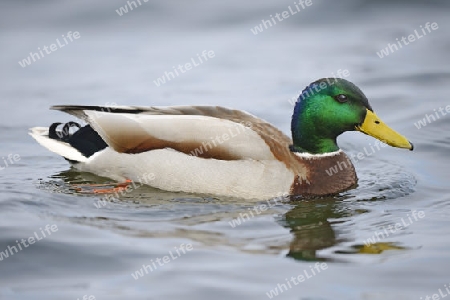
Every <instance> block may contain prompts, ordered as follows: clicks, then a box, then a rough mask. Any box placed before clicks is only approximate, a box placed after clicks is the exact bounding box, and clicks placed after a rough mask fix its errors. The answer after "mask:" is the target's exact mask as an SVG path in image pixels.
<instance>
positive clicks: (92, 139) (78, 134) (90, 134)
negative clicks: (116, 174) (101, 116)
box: [48, 122, 108, 157]
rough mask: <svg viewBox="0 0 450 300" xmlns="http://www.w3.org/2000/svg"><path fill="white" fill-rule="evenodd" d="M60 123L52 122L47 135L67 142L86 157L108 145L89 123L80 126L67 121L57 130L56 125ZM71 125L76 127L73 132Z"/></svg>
mask: <svg viewBox="0 0 450 300" xmlns="http://www.w3.org/2000/svg"><path fill="white" fill-rule="evenodd" d="M61 124H62V123H53V124H52V125H51V126H50V128H49V132H48V137H49V138H51V139H54V140H58V141H63V142H66V143H69V144H70V145H71V146H72V147H74V148H75V149H77V150H78V151H80V152H81V153H82V154H83V155H84V156H86V157H90V156H91V155H93V154H94V153H96V152H98V151H101V150H103V149H105V148H106V147H108V145H107V144H106V143H105V141H104V140H103V139H102V138H101V137H100V135H99V134H98V133H97V132H96V131H95V130H94V129H92V127H91V126H90V125H86V126H84V127H81V125H80V124H78V123H76V122H68V123H66V124H64V126H63V127H62V129H61V130H58V127H59V125H61ZM72 127H77V128H78V130H77V131H75V132H74V133H70V128H72Z"/></svg>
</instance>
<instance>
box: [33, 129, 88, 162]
mask: <svg viewBox="0 0 450 300" xmlns="http://www.w3.org/2000/svg"><path fill="white" fill-rule="evenodd" d="M29 134H30V135H31V136H32V137H33V138H34V139H35V140H36V141H37V142H38V143H39V144H41V145H42V146H44V147H45V148H47V149H48V150H50V151H52V152H54V153H56V154H59V155H61V156H62V157H65V158H67V159H69V160H71V161H78V162H86V161H87V159H88V158H87V157H86V156H84V155H83V154H81V152H80V151H78V150H77V149H75V148H73V147H72V146H71V145H70V144H68V143H65V142H63V141H58V140H54V139H51V138H49V137H48V127H34V128H30V132H29Z"/></svg>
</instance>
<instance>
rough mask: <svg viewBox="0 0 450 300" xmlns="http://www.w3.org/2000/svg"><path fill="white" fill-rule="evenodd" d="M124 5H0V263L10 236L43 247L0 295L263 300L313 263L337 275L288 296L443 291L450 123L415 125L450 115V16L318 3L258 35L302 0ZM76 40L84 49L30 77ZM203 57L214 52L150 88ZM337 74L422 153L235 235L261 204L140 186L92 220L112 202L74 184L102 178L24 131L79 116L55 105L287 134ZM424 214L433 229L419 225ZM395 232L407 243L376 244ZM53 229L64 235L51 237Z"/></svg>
mask: <svg viewBox="0 0 450 300" xmlns="http://www.w3.org/2000/svg"><path fill="white" fill-rule="evenodd" d="M136 2H137V1H136ZM126 4H127V2H126V1H121V0H114V1H87V0H81V1H76V2H75V1H68V0H66V1H13V0H9V1H6V0H5V1H3V2H2V3H1V4H0V8H1V9H0V11H1V12H0V15H1V18H0V28H1V31H0V45H1V46H2V56H1V59H0V69H1V70H2V72H1V77H0V79H1V84H0V99H1V108H0V140H1V143H0V157H1V158H2V159H0V187H1V188H0V226H1V231H0V252H2V251H5V250H7V249H8V247H11V246H16V245H17V242H16V240H19V239H22V238H25V239H28V238H29V237H33V236H36V235H37V236H38V237H40V238H41V240H38V241H35V243H34V244H32V245H29V246H28V247H26V248H24V249H23V250H22V251H19V252H18V253H15V254H14V255H10V256H9V257H7V258H5V257H3V260H1V261H0V298H1V299H78V298H79V299H82V298H83V296H85V295H86V296H87V297H85V299H88V297H91V299H93V297H95V299H212V298H213V299H217V300H218V299H234V298H238V299H249V300H250V299H268V298H269V297H268V296H267V295H266V293H267V292H269V291H270V290H272V289H274V288H276V287H277V285H278V284H287V283H286V278H287V279H289V278H291V277H292V276H294V277H297V276H298V275H301V274H304V272H309V274H311V272H312V271H311V270H310V266H314V265H315V263H316V262H321V263H322V262H323V263H326V264H327V265H326V266H327V269H326V270H322V271H321V272H320V273H318V274H317V275H315V276H312V278H307V279H306V280H305V281H304V282H302V283H299V284H297V285H294V284H293V283H291V286H292V288H289V289H288V290H285V291H283V293H281V294H280V295H279V296H277V297H276V299H303V300H306V299H308V300H312V299H314V300H325V299H327V300H328V299H350V300H353V299H364V300H373V299H383V300H386V299H421V297H422V299H425V297H426V296H427V295H429V296H432V295H433V294H439V293H443V294H445V293H447V292H446V286H448V285H449V284H450V271H449V262H450V250H449V248H450V242H449V239H448V236H449V234H450V226H449V221H448V218H449V216H450V205H449V203H450V202H449V201H450V196H449V193H450V187H449V184H448V178H449V175H450V171H449V159H448V153H449V142H450V131H449V125H450V116H444V115H441V117H440V118H439V119H437V120H436V121H433V120H432V119H431V117H429V118H430V120H431V122H429V123H428V122H427V125H426V126H425V127H422V128H420V129H418V128H417V126H416V125H417V122H418V121H419V120H421V119H423V118H424V117H425V114H432V113H433V114H434V110H436V111H438V110H439V108H440V107H443V108H445V107H446V106H447V105H450V100H448V97H447V91H448V87H449V86H450V70H449V66H450V65H449V63H450V54H449V53H450V37H449V34H450V28H449V26H450V19H449V17H448V16H449V13H450V5H449V3H447V2H446V1H406V0H405V1H376V2H375V1H368V0H367V1H362V0H347V1H331V0H330V1H325V0H321V1H320V0H312V5H311V6H309V7H306V8H305V9H303V10H302V11H300V12H299V13H297V14H295V15H291V16H289V17H288V18H287V19H285V20H283V21H282V22H278V24H276V25H274V26H272V27H269V28H268V29H265V30H264V31H263V32H260V33H259V34H257V35H254V34H253V33H252V31H251V28H254V27H255V26H258V25H259V24H260V23H261V20H262V19H265V20H268V19H269V16H270V15H274V14H276V13H282V12H283V11H287V10H288V7H289V6H291V7H292V8H293V7H294V3H293V1H289V0H283V1H276V2H272V1H268V0H267V1H266V0H265V1H252V2H245V3H244V2H242V1H234V0H233V1H170V2H169V1H167V3H166V2H162V1H159V2H156V1H149V2H144V1H143V0H141V4H142V5H140V6H139V7H137V8H134V9H133V11H129V12H128V13H126V14H123V15H122V16H119V15H118V14H117V12H116V10H117V9H119V8H120V7H121V6H124V5H126ZM427 22H430V23H433V22H436V23H437V24H438V29H437V30H432V31H431V32H429V33H428V34H427V35H426V36H422V37H421V38H419V39H417V40H415V41H414V42H411V43H410V44H409V45H407V46H403V47H402V48H401V49H398V51H395V52H393V53H390V54H389V55H388V56H386V57H384V58H379V56H378V55H377V52H379V51H381V49H384V48H385V47H387V45H388V43H391V44H393V43H397V41H396V39H397V38H398V39H399V40H400V39H401V38H402V36H406V37H407V36H408V35H410V34H414V31H415V30H417V31H418V32H419V34H420V33H422V32H421V31H420V30H421V27H420V26H422V27H424V26H425V24H426V23H427ZM69 31H72V32H75V31H78V32H79V34H80V37H79V38H78V39H74V40H73V41H72V42H70V41H69V42H68V43H67V44H65V45H64V47H62V48H58V49H57V50H56V51H54V52H52V53H50V54H48V55H45V56H44V57H43V58H41V59H40V60H37V61H36V62H33V63H31V64H30V65H29V66H26V67H24V68H23V67H21V66H20V64H19V63H18V62H19V61H22V60H23V59H26V58H27V56H28V55H29V54H30V52H37V51H38V47H40V48H41V49H42V47H43V46H50V45H51V44H53V43H55V41H56V39H60V42H62V35H65V36H67V33H68V32H69ZM422 35H423V34H422ZM203 50H207V51H210V50H211V51H214V54H215V56H214V57H213V58H211V59H209V60H208V61H206V62H204V63H203V64H201V65H200V66H197V67H195V68H193V69H192V70H189V71H187V72H186V73H183V74H181V75H180V76H179V77H177V78H175V79H173V80H170V81H169V82H167V83H165V84H162V85H161V86H159V87H158V86H157V85H156V84H155V83H154V81H155V80H157V78H158V77H161V76H162V75H163V74H164V73H165V72H166V71H167V72H168V71H173V66H177V65H178V64H186V63H188V62H190V61H191V58H194V59H195V58H197V53H198V54H201V52H202V51H203ZM339 70H348V72H349V73H350V76H348V77H347V79H349V80H351V81H353V82H354V83H356V84H357V85H358V86H359V87H360V88H361V89H362V90H363V91H364V92H365V94H366V95H367V96H368V98H369V99H370V102H371V104H372V106H373V108H374V110H375V111H376V112H377V114H378V115H379V116H380V117H381V118H382V119H383V120H384V121H385V122H386V123H388V124H389V125H390V126H392V127H393V128H395V129H396V130H398V131H399V132H401V133H402V134H404V135H406V136H407V137H408V138H409V139H410V140H411V141H412V142H413V143H414V145H415V150H414V151H413V152H409V151H405V150H400V149H393V148H381V150H379V151H375V153H372V154H371V155H369V156H367V157H366V158H364V159H363V160H360V161H355V166H356V168H357V172H358V176H359V178H360V181H359V186H358V188H357V189H354V190H351V191H349V192H346V193H343V194H342V195H340V196H339V197H334V198H327V199H322V200H317V201H302V202H298V203H280V204H279V205H276V206H273V207H271V208H270V209H269V210H267V211H265V212H264V213H261V214H259V215H257V216H256V217H255V218H252V219H251V220H249V221H247V222H245V223H243V224H242V225H240V226H237V227H235V228H233V227H232V226H230V223H229V222H230V221H232V220H233V219H234V218H237V217H239V216H240V214H241V213H246V212H248V208H252V207H253V206H255V205H261V204H262V203H258V202H255V203H249V202H245V201H243V200H242V201H241V200H239V199H226V198H221V197H202V196H200V195H185V194H183V193H167V192H163V191H158V190H154V189H151V188H145V187H142V188H138V189H136V190H134V191H132V192H131V193H128V194H126V195H124V196H122V197H120V199H119V200H117V201H114V202H111V203H108V204H107V205H106V206H104V207H101V208H96V206H95V205H94V204H95V203H97V201H98V200H99V199H101V197H100V196H90V195H80V194H77V193H75V192H74V190H73V189H72V188H71V184H74V183H83V182H104V181H105V179H104V178H97V177H95V176H92V175H90V174H83V173H77V172H75V171H71V170H70V168H69V165H68V164H67V162H66V161H65V160H64V159H62V158H60V157H58V156H57V155H55V154H53V153H51V152H49V151H47V150H46V149H44V148H42V147H41V146H40V145H38V144H37V143H36V142H35V141H34V140H32V139H31V137H29V136H28V135H27V131H28V128H29V127H34V126H48V125H49V124H51V123H52V122H56V121H60V122H62V121H68V120H72V118H71V117H70V116H67V115H64V114H62V113H60V112H55V111H50V110H48V108H49V106H51V105H56V104H85V105H87V104H96V105H110V104H117V105H148V106H149V105H162V106H166V105H188V104H201V105H222V106H229V107H234V108H238V109H243V110H247V111H249V112H251V113H253V114H255V115H258V116H260V117H262V118H264V119H266V120H268V121H270V122H272V123H273V124H275V125H276V126H277V127H279V128H281V129H282V130H283V131H284V132H286V133H289V124H290V116H291V114H292V109H293V107H292V105H291V104H290V103H289V100H290V99H292V98H293V97H295V96H296V95H297V94H298V93H299V90H301V89H303V88H304V86H306V85H307V84H309V83H310V82H311V81H313V80H316V79H318V78H321V77H332V76H333V74H334V75H336V76H337V72H338V71H339ZM415 123H416V125H415ZM374 141H375V140H374V139H373V138H371V137H368V136H364V135H362V134H360V133H356V132H352V133H346V134H344V135H343V136H342V137H340V139H339V144H340V146H341V147H342V148H343V149H344V150H345V151H346V152H348V153H353V154H355V155H356V154H357V153H358V152H363V151H364V149H365V148H366V151H368V152H370V146H371V145H373V144H374ZM9 154H11V156H10V158H8V155H9ZM14 155H16V156H15V158H16V160H14ZM3 158H4V159H5V160H6V162H5V161H4V159H3ZM9 159H11V160H9ZM11 161H12V162H14V164H12V163H11ZM6 164H8V166H6ZM414 211H415V214H416V215H417V213H418V212H423V213H422V214H421V215H422V218H418V217H416V219H417V220H415V219H413V218H412V214H413V213H414ZM409 218H412V219H409ZM410 220H412V222H411V221H410ZM402 222H403V225H402ZM396 223H400V227H398V230H393V232H392V233H389V235H388V236H385V237H381V238H380V240H379V241H377V243H376V244H375V245H372V246H364V242H365V241H367V239H368V238H371V237H372V236H373V235H374V234H375V233H376V232H382V231H383V230H388V228H389V227H388V226H395V224H396ZM47 224H48V225H56V226H57V229H58V230H57V231H56V232H51V230H50V232H51V235H48V234H47V236H46V237H45V238H43V236H42V233H41V229H40V228H42V230H44V233H45V232H46V231H45V226H46V225H47ZM391 228H392V227H391ZM394 228H395V227H394ZM35 233H36V235H35ZM183 243H184V245H187V244H191V245H192V247H193V249H192V250H191V251H187V252H186V253H185V254H183V253H181V252H180V253H181V255H180V256H179V257H178V258H176V259H171V260H170V262H169V263H167V264H164V265H163V266H161V267H158V268H157V269H156V270H154V271H153V272H149V274H148V275H145V276H143V277H142V278H139V279H137V280H135V279H134V278H133V277H132V276H131V274H132V273H134V272H135V271H137V270H139V269H140V268H141V267H142V265H149V264H151V262H152V260H153V261H155V260H156V259H158V258H160V259H162V258H163V257H164V256H166V255H169V253H170V251H172V254H174V253H175V251H176V249H180V247H181V245H182V244H183ZM179 251H180V250H179ZM305 270H306V271H305ZM439 289H441V291H439ZM440 297H441V296H440Z"/></svg>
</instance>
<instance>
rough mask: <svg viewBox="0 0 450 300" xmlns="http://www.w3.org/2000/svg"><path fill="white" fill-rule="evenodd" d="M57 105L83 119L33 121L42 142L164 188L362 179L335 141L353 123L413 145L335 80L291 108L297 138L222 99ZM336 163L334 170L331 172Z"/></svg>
mask: <svg viewBox="0 0 450 300" xmlns="http://www.w3.org/2000/svg"><path fill="white" fill-rule="evenodd" d="M51 108H52V109H55V110H60V111H63V112H66V113H69V114H71V115H73V116H75V117H78V118H79V119H81V120H84V121H85V122H86V123H87V125H86V126H81V125H79V124H78V123H75V122H69V123H67V124H65V125H64V126H63V128H62V130H60V127H61V125H62V124H60V123H54V124H52V125H51V126H50V127H48V128H44V127H35V128H32V129H31V132H30V134H31V136H32V137H33V138H35V139H36V141H37V142H39V143H40V144H41V145H42V146H44V147H46V148H48V149H49V150H50V151H53V152H55V153H57V154H59V155H61V156H63V157H64V158H65V159H66V160H68V161H69V162H70V163H71V164H72V165H73V167H75V168H76V169H78V170H80V171H85V172H91V173H94V174H97V175H99V176H105V177H108V178H111V179H112V180H115V181H118V182H123V181H125V180H128V181H129V180H131V181H140V182H142V176H143V175H144V174H150V173H151V174H152V176H151V180H148V181H147V182H145V183H146V184H148V185H150V186H152V187H155V188H158V189H161V190H166V191H179V192H188V193H200V194H210V195H222V196H230V197H238V198H244V199H270V198H273V197H277V196H280V195H302V196H305V197H308V196H324V195H330V194H336V193H339V192H342V191H345V190H347V189H350V188H352V187H354V186H355V185H356V183H357V176H356V173H355V169H354V167H353V165H352V163H351V161H350V159H349V158H348V156H347V155H346V154H345V153H344V152H343V151H342V150H341V149H340V148H339V147H338V145H337V143H336V138H337V137H338V136H339V135H340V134H341V133H343V132H345V131H355V130H357V131H360V132H363V133H365V134H368V135H370V136H372V137H374V138H376V139H379V140H380V141H382V142H384V143H386V144H388V145H390V146H393V147H398V148H405V149H409V150H413V145H412V143H410V142H409V141H408V140H407V139H406V138H405V137H404V136H402V135H400V134H399V133H397V132H396V131H394V130H392V129H391V128H389V127H388V126H387V125H386V124H385V123H383V122H382V121H381V120H380V119H379V118H378V117H377V115H376V114H375V113H374V111H373V109H372V107H371V106H370V104H369V101H368V100H367V98H366V96H365V95H364V94H363V92H362V91H361V90H360V89H359V88H358V87H357V86H356V85H354V84H353V83H351V82H349V81H347V80H344V79H339V78H323V79H319V80H317V81H315V82H313V83H311V84H310V85H309V86H307V87H306V88H305V89H304V90H303V91H302V93H301V94H300V96H299V98H298V100H297V102H296V104H295V108H294V113H293V115H292V123H291V131H292V140H291V139H290V138H289V137H288V136H286V135H285V134H283V133H282V132H281V131H280V130H278V129H277V128H275V127H274V126H273V125H271V124H269V123H268V122H266V121H264V120H262V119H260V118H258V117H255V116H253V115H251V114H249V113H247V112H244V111H240V110H233V109H228V108H224V107H218V106H214V107H213V106H177V107H134V106H120V107H100V106H73V105H61V106H53V107H51ZM72 127H77V128H78V130H77V131H75V132H73V131H74V130H73V129H72ZM337 165H339V166H341V167H340V170H339V172H337V173H336V174H332V175H330V174H329V173H327V172H326V171H327V170H329V169H330V168H333V167H335V166H337ZM343 166H344V167H343Z"/></svg>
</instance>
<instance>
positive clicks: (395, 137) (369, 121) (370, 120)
mask: <svg viewBox="0 0 450 300" xmlns="http://www.w3.org/2000/svg"><path fill="white" fill-rule="evenodd" d="M356 130H358V131H361V132H362V133H365V134H367V135H370V136H372V137H374V138H376V139H379V140H380V141H382V142H383V143H386V144H388V145H390V146H392V147H398V148H405V149H409V150H413V149H414V146H413V144H411V143H410V142H409V141H408V140H407V139H406V137H404V136H403V135H401V134H400V133H398V132H397V131H395V130H393V129H392V128H390V127H389V126H387V125H386V124H385V123H384V122H383V121H381V120H380V118H378V117H377V115H376V114H375V113H374V112H372V111H370V110H367V114H366V118H365V119H364V122H363V123H362V124H361V125H359V126H356Z"/></svg>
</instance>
